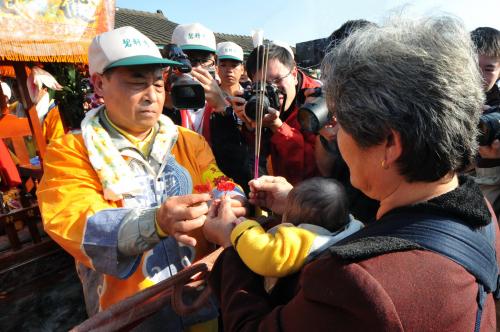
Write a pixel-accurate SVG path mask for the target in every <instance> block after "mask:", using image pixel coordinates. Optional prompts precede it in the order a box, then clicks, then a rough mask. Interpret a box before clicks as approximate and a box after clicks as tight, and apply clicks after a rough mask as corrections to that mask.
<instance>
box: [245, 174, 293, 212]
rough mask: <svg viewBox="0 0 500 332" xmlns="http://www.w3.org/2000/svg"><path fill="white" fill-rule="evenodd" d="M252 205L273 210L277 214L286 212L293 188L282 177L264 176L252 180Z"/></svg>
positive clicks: (250, 184) (250, 183)
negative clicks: (287, 201)
mask: <svg viewBox="0 0 500 332" xmlns="http://www.w3.org/2000/svg"><path fill="white" fill-rule="evenodd" d="M248 184H249V186H250V203H252V204H255V205H257V206H260V207H265V208H268V209H271V211H273V212H275V213H277V214H283V213H284V212H285V205H286V200H287V196H288V193H289V192H290V190H292V189H293V186H292V185H291V184H290V183H289V182H288V181H287V180H286V179H285V178H283V177H281V176H268V175H264V176H261V177H260V178H258V179H256V180H251V181H250V182H249V183H248Z"/></svg>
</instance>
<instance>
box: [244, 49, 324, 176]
mask: <svg viewBox="0 0 500 332" xmlns="http://www.w3.org/2000/svg"><path fill="white" fill-rule="evenodd" d="M268 59H269V61H268V66H267V73H266V77H265V78H264V79H265V81H266V82H267V83H270V84H272V85H274V86H276V87H277V89H278V92H279V107H280V110H281V112H280V111H278V110H276V112H270V113H268V114H265V115H264V117H263V121H262V125H263V126H264V127H266V128H268V129H269V131H270V133H269V137H263V143H264V145H266V146H267V147H268V148H269V149H270V154H271V161H272V168H273V173H274V175H278V176H283V177H284V178H286V179H287V180H288V181H289V182H290V183H292V184H297V183H298V182H300V181H302V180H304V179H307V178H310V177H313V176H315V175H317V174H318V171H317V167H316V162H315V160H314V143H315V139H316V134H314V133H308V132H305V131H303V130H302V128H301V126H300V124H299V121H298V117H297V116H298V110H299V108H300V106H301V105H302V104H303V103H304V99H305V96H304V91H305V90H306V89H309V88H316V87H320V86H321V84H320V83H319V82H318V81H316V80H314V79H313V78H311V77H308V76H307V75H305V74H304V73H303V72H302V71H300V70H299V69H298V68H297V66H296V64H295V60H294V57H293V53H292V51H291V49H289V48H287V47H282V46H278V45H275V44H271V45H270V47H269V57H268ZM246 66H247V71H248V75H249V77H250V78H251V80H252V81H253V82H256V81H258V80H261V79H262V77H261V71H260V70H261V68H260V66H262V63H261V62H259V68H257V49H254V50H253V51H252V53H251V54H250V55H249V57H248V59H247V62H246ZM238 114H239V116H242V114H241V113H238ZM266 146H263V148H266Z"/></svg>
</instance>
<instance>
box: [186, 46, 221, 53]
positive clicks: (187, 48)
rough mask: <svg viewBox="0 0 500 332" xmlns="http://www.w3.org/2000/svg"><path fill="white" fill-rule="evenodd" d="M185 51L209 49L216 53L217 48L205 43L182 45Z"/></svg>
mask: <svg viewBox="0 0 500 332" xmlns="http://www.w3.org/2000/svg"><path fill="white" fill-rule="evenodd" d="M181 49H182V50H183V51H207V52H212V53H215V49H213V48H210V47H207V46H203V45H182V46H181Z"/></svg>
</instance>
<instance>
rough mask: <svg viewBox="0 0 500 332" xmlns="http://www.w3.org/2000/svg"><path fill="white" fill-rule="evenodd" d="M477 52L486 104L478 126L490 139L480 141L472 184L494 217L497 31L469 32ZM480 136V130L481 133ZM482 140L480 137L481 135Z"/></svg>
mask: <svg viewBox="0 0 500 332" xmlns="http://www.w3.org/2000/svg"><path fill="white" fill-rule="evenodd" d="M471 37H472V40H473V42H474V44H475V46H476V49H477V52H478V60H479V67H480V69H481V73H482V76H483V87H484V91H485V93H486V103H485V106H484V114H488V115H487V116H486V117H485V115H483V116H482V122H483V123H485V124H486V127H490V124H492V125H493V126H492V127H491V130H490V132H491V134H490V137H491V138H490V139H488V138H485V140H484V142H482V141H481V139H480V147H479V158H478V161H477V165H476V182H477V183H478V184H479V185H480V187H481V190H482V191H483V193H484V195H485V196H486V198H487V199H488V200H489V201H490V202H491V204H492V205H493V209H494V210H495V213H496V214H497V215H498V214H499V212H500V199H499V198H500V141H499V139H498V137H499V135H500V132H499V130H498V129H499V128H498V127H497V126H495V124H496V123H498V118H500V112H499V111H500V109H499V108H498V107H499V106H500V90H499V88H498V85H497V84H496V82H497V81H498V79H499V78H500V31H498V30H496V29H493V28H489V27H480V28H477V29H475V30H474V31H472V32H471ZM483 132H484V130H483ZM483 136H484V135H483Z"/></svg>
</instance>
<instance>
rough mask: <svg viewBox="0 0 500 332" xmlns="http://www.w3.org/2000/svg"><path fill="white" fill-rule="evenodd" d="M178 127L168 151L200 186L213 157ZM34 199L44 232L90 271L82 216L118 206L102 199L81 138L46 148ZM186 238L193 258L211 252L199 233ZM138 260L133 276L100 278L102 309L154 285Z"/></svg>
mask: <svg viewBox="0 0 500 332" xmlns="http://www.w3.org/2000/svg"><path fill="white" fill-rule="evenodd" d="M177 128H178V131H179V136H178V139H177V142H176V143H175V145H174V147H173V148H172V151H171V153H172V155H173V156H175V159H176V160H177V162H178V163H179V164H180V165H182V166H183V167H184V168H185V169H186V170H187V171H188V172H189V174H190V175H191V178H192V182H193V186H195V185H201V184H202V183H203V182H202V176H203V173H205V172H207V171H208V172H211V171H210V169H212V168H214V167H215V168H216V166H214V165H215V158H214V156H213V154H212V151H211V150H210V147H209V146H208V144H207V142H206V141H205V139H204V138H203V137H202V136H200V135H198V134H197V133H195V132H192V131H190V130H188V129H185V128H182V127H177ZM37 197H38V203H39V206H40V210H41V213H42V216H43V222H44V228H45V231H46V232H47V233H48V234H49V235H50V236H51V238H52V239H54V240H55V241H56V242H57V243H58V244H59V245H61V246H62V247H63V248H64V249H65V250H66V251H67V252H69V253H70V254H71V255H72V256H73V257H74V258H75V259H76V261H77V262H81V263H83V264H84V265H86V266H87V267H89V268H93V266H92V263H91V261H90V259H89V257H87V255H86V254H85V251H84V250H83V249H82V243H83V236H84V231H85V227H86V221H87V218H88V217H90V216H92V215H94V214H95V213H96V212H98V211H101V210H104V209H112V208H117V207H121V206H122V204H123V203H122V201H108V200H105V199H104V196H103V189H102V185H101V182H100V181H99V178H98V176H97V173H96V172H95V170H94V169H93V168H92V165H91V164H90V161H89V159H88V154H87V150H86V148H85V145H84V143H83V139H82V137H81V134H68V135H65V136H63V137H61V138H59V139H55V140H53V141H52V143H51V144H50V145H49V146H48V148H47V152H46V154H45V158H44V176H43V178H42V181H41V183H40V185H39V187H38V191H37ZM190 235H191V236H193V237H194V238H196V239H197V245H196V247H195V250H196V259H199V258H201V257H203V256H205V255H207V254H208V253H209V252H211V251H212V250H213V245H212V244H210V243H208V241H207V240H206V239H205V237H204V236H203V233H202V230H201V229H197V230H195V231H193V232H192V233H191V234H190ZM143 262H144V255H143V257H142V259H141V262H140V264H139V266H138V267H137V269H136V270H135V272H134V273H132V274H131V275H130V276H129V277H128V278H127V279H118V278H116V277H113V276H110V275H104V285H105V287H104V288H103V289H102V294H101V297H100V308H101V310H102V309H106V308H108V307H109V306H110V305H112V304H114V303H116V302H118V301H120V300H122V299H124V298H126V297H128V296H131V295H133V294H135V293H137V292H138V291H140V290H142V289H145V288H147V287H150V286H151V285H153V284H154V282H153V281H152V280H151V279H148V278H146V277H145V276H144V274H143V272H142V269H143V267H142V264H143Z"/></svg>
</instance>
